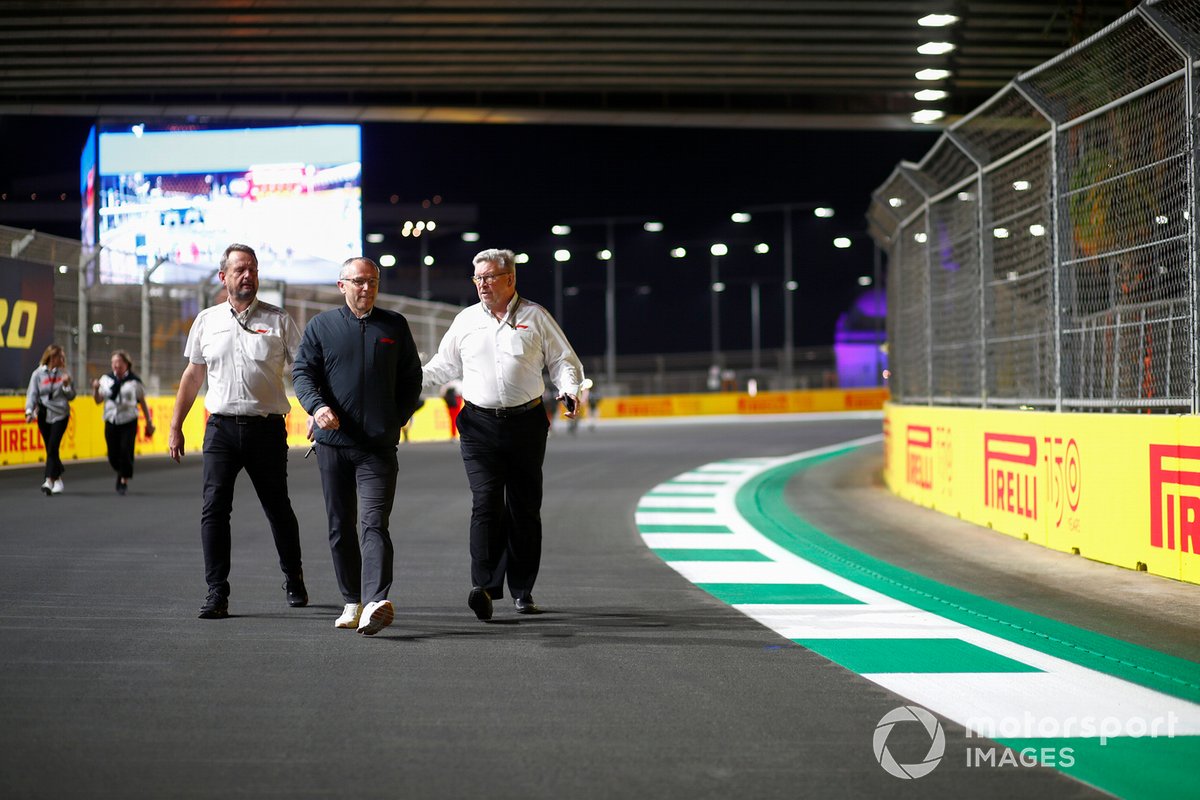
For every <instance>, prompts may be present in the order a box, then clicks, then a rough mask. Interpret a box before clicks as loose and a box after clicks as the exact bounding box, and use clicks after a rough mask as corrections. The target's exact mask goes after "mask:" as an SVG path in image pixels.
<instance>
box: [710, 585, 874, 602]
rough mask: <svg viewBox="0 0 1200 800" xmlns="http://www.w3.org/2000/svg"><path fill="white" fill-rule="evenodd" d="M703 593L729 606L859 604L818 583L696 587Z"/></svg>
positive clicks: (851, 598)
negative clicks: (747, 604)
mask: <svg viewBox="0 0 1200 800" xmlns="http://www.w3.org/2000/svg"><path fill="white" fill-rule="evenodd" d="M696 585H697V586H699V587H700V588H701V589H703V590H704V591H706V592H708V593H709V594H711V595H712V596H713V597H716V598H717V599H718V600H723V601H725V602H726V603H729V604H730V605H735V604H739V603H750V604H779V605H807V604H810V603H823V604H833V603H836V604H855V603H861V602H862V601H861V600H855V599H854V598H853V597H849V596H847V595H844V594H842V593H841V592H838V591H835V590H833V589H830V588H829V587H828V586H824V585H822V584H819V583H698V584H696Z"/></svg>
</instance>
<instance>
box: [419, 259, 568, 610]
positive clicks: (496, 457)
mask: <svg viewBox="0 0 1200 800" xmlns="http://www.w3.org/2000/svg"><path fill="white" fill-rule="evenodd" d="M472 263H473V264H474V267H475V274H474V275H473V276H472V278H471V280H472V281H473V282H474V283H475V287H476V290H477V292H478V293H479V301H480V302H479V304H478V305H474V306H470V307H468V308H466V309H464V310H463V311H462V312H460V313H459V315H458V316H457V317H455V319H454V322H453V323H452V324H451V325H450V329H449V330H448V331H447V332H446V335H445V336H444V337H443V338H442V341H441V344H440V345H439V347H438V352H437V354H436V355H435V356H434V357H433V358H432V359H430V361H429V363H428V364H426V365H425V367H424V368H423V370H422V372H423V384H424V385H425V386H426V387H435V386H442V385H443V384H446V383H448V382H450V381H452V380H459V379H461V381H462V396H463V401H464V405H463V409H462V411H461V412H460V413H459V415H458V435H459V446H460V448H461V451H462V457H463V465H464V466H465V467H466V471H467V480H468V482H469V483H470V485H471V495H472V505H471V591H470V594H469V595H468V596H467V605H468V606H469V607H470V608H471V610H472V611H474V612H475V616H476V617H478V618H479V619H481V620H484V621H487V620H490V619H491V618H492V610H493V608H492V601H493V600H498V599H500V598H502V597H504V585H505V582H506V581H507V584H508V589H509V592H510V593H511V594H512V597H513V601H514V606H515V609H516V611H517V613H518V614H537V613H539V612H540V609H539V608H538V606H537V604H536V603H534V601H533V585H534V582H535V581H536V580H537V576H538V569H539V567H540V565H541V558H542V516H541V514H542V462H543V461H544V459H545V456H546V434H547V432H548V431H549V427H550V423H549V420H548V418H547V416H546V412H545V409H544V408H543V407H542V392H543V391H545V385H544V384H543V382H542V371H543V369H545V370H546V371H548V372H549V374H550V379H551V380H552V381H553V382H554V385H555V386H556V387H557V388H558V397H559V399H561V400H562V401H563V408H564V413H565V415H566V416H567V417H568V418H570V419H573V418H574V417H575V415H576V414H577V413H578V410H579V385H580V383H581V382H582V381H583V365H582V364H580V362H579V357H578V356H576V355H575V351H574V350H573V349H572V348H571V344H570V342H568V341H567V337H566V336H565V335H564V334H563V332H562V328H560V327H559V326H558V323H557V322H555V321H554V318H553V317H552V316H551V315H550V313H549V312H548V311H546V309H544V308H542V307H541V306H540V305H538V304H537V303H534V302H531V301H529V300H526V299H525V298H523V297H521V296H520V295H518V294H517V275H516V258H515V256H514V255H513V252H512V251H511V250H484V251H482V252H480V253H479V254H478V255H476V256H475V258H474V259H473V260H472Z"/></svg>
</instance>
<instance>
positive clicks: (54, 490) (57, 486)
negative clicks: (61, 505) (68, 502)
mask: <svg viewBox="0 0 1200 800" xmlns="http://www.w3.org/2000/svg"><path fill="white" fill-rule="evenodd" d="M62 493H63V482H62V478H59V479H58V480H56V481H55V482H54V485H53V486H52V487H50V494H62Z"/></svg>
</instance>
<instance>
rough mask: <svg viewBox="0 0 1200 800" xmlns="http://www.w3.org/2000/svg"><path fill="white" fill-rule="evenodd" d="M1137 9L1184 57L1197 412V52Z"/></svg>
mask: <svg viewBox="0 0 1200 800" xmlns="http://www.w3.org/2000/svg"><path fill="white" fill-rule="evenodd" d="M1136 10H1137V12H1138V13H1139V14H1141V16H1142V18H1143V19H1145V20H1146V22H1148V23H1149V24H1150V27H1152V28H1154V30H1155V32H1156V33H1158V35H1159V36H1161V37H1162V38H1163V39H1165V40H1166V41H1167V43H1168V44H1170V46H1171V49H1173V50H1174V51H1175V52H1177V53H1178V54H1179V55H1180V57H1181V58H1182V59H1183V63H1184V67H1183V94H1184V98H1183V103H1184V113H1185V119H1187V121H1188V124H1187V129H1186V130H1185V131H1184V135H1185V136H1186V137H1187V138H1186V142H1187V144H1186V146H1187V151H1188V154H1187V164H1188V170H1187V212H1186V213H1187V234H1188V241H1189V242H1190V243H1191V246H1190V247H1188V318H1189V320H1190V323H1191V330H1190V331H1189V332H1188V333H1189V334H1190V340H1191V348H1192V358H1191V370H1190V375H1189V377H1190V378H1191V381H1192V397H1191V401H1192V413H1193V414H1197V413H1200V298H1197V293H1200V261H1198V260H1197V255H1196V248H1197V247H1200V235H1198V231H1200V224H1198V223H1197V221H1196V210H1197V203H1196V189H1197V187H1196V169H1197V168H1198V167H1200V165H1198V164H1197V163H1196V133H1197V132H1196V125H1197V124H1198V123H1197V120H1196V68H1195V62H1196V58H1197V55H1198V54H1197V53H1196V52H1195V47H1193V46H1192V40H1191V39H1190V38H1189V37H1188V35H1187V34H1185V33H1184V32H1183V31H1181V30H1180V29H1179V27H1178V26H1177V25H1176V24H1175V22H1174V20H1172V19H1171V18H1170V17H1169V16H1167V15H1166V14H1165V13H1163V12H1162V11H1160V10H1159V9H1158V8H1156V7H1154V6H1150V5H1147V4H1145V3H1142V4H1140V5H1139V6H1138V7H1137V9H1136Z"/></svg>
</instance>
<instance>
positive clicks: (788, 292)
mask: <svg viewBox="0 0 1200 800" xmlns="http://www.w3.org/2000/svg"><path fill="white" fill-rule="evenodd" d="M809 210H811V211H812V212H813V216H815V217H817V218H819V219H829V218H830V217H832V216H833V213H834V212H833V208H832V207H831V206H827V205H825V204H823V203H813V202H791V203H774V204H771V205H763V206H750V207H749V208H746V209H744V210H743V211H739V212H737V213H734V214H732V215H731V216H730V219H732V220H733V221H734V222H739V223H746V222H749V221H750V219H751V214H752V213H757V212H760V211H782V212H783V376H784V380H785V382H786V383H787V387H788V388H791V383H792V362H793V361H794V360H795V334H794V331H793V328H794V327H795V321H794V318H793V314H794V312H793V308H792V305H793V304H792V292H794V291H796V289H797V288H798V284H797V283H796V280H795V278H794V277H793V264H794V259H793V255H792V212H793V211H809Z"/></svg>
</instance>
